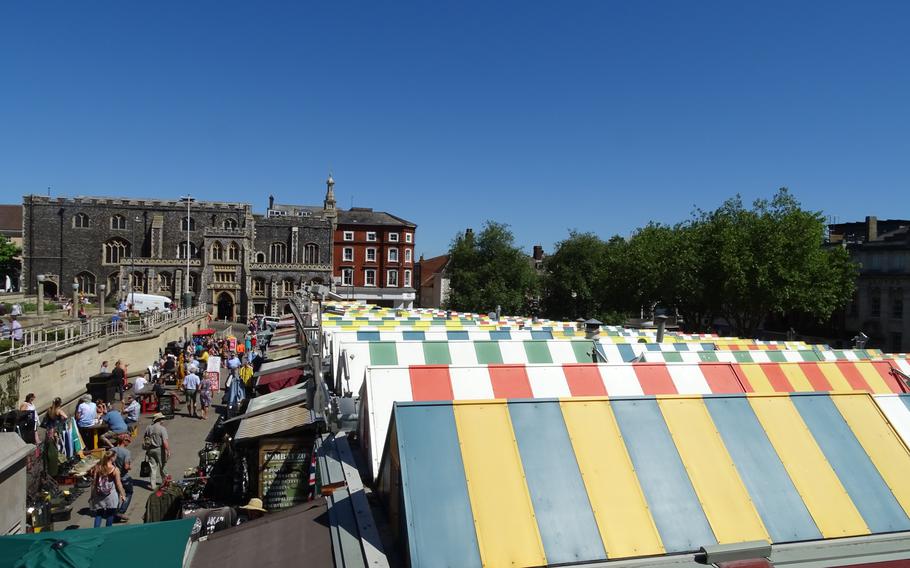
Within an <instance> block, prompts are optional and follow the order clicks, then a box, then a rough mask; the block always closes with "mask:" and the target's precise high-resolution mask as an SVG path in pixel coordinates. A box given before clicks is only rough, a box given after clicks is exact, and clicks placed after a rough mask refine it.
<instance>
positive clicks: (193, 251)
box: [177, 241, 199, 260]
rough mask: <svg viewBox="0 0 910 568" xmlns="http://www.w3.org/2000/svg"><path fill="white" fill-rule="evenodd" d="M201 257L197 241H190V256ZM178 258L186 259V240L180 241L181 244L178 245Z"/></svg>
mask: <svg viewBox="0 0 910 568" xmlns="http://www.w3.org/2000/svg"><path fill="white" fill-rule="evenodd" d="M198 257H199V248H198V247H196V243H192V242H191V243H190V258H198ZM177 258H182V259H184V260H186V241H180V244H178V245H177Z"/></svg>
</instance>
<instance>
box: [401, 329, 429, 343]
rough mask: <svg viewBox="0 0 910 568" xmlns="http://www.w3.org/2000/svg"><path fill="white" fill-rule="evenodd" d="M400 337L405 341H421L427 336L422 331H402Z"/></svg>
mask: <svg viewBox="0 0 910 568" xmlns="http://www.w3.org/2000/svg"><path fill="white" fill-rule="evenodd" d="M401 337H402V339H404V340H405V341H423V340H425V339H426V338H427V336H426V334H425V333H424V332H422V331H402V332H401Z"/></svg>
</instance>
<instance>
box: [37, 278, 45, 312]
mask: <svg viewBox="0 0 910 568" xmlns="http://www.w3.org/2000/svg"><path fill="white" fill-rule="evenodd" d="M44 278H45V276H44V274H39V275H38V315H39V316H43V315H44Z"/></svg>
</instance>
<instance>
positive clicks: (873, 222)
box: [866, 217, 878, 243]
mask: <svg viewBox="0 0 910 568" xmlns="http://www.w3.org/2000/svg"><path fill="white" fill-rule="evenodd" d="M875 240H878V217H866V242H867V243H868V242H870V241H875Z"/></svg>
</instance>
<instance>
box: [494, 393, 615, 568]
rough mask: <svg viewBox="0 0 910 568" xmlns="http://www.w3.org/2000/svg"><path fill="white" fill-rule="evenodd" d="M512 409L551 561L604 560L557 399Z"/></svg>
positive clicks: (603, 553)
mask: <svg viewBox="0 0 910 568" xmlns="http://www.w3.org/2000/svg"><path fill="white" fill-rule="evenodd" d="M509 415H510V416H511V418H512V428H513V429H514V431H515V439H516V441H517V442H518V449H519V452H520V454H521V464H522V467H523V468H524V474H525V480H526V482H527V484H528V490H529V492H530V493H531V502H532V503H533V504H534V515H535V516H536V517H537V527H538V529H539V530H540V538H541V540H542V541H543V546H544V551H545V552H546V554H547V562H549V563H550V564H560V563H563V562H565V563H575V562H584V561H592V560H606V558H607V553H606V551H605V550H604V547H603V543H602V542H601V540H600V533H599V532H598V530H597V521H596V520H595V519H594V512H593V511H592V510H591V504H590V502H589V501H588V493H587V491H586V490H585V485H584V481H582V479H581V472H580V471H579V470H578V462H577V461H575V453H574V452H573V450H572V442H571V441H570V440H569V433H568V432H567V431H566V425H565V422H564V421H563V419H562V411H561V410H560V407H559V404H553V403H552V402H527V403H525V402H513V403H509Z"/></svg>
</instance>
